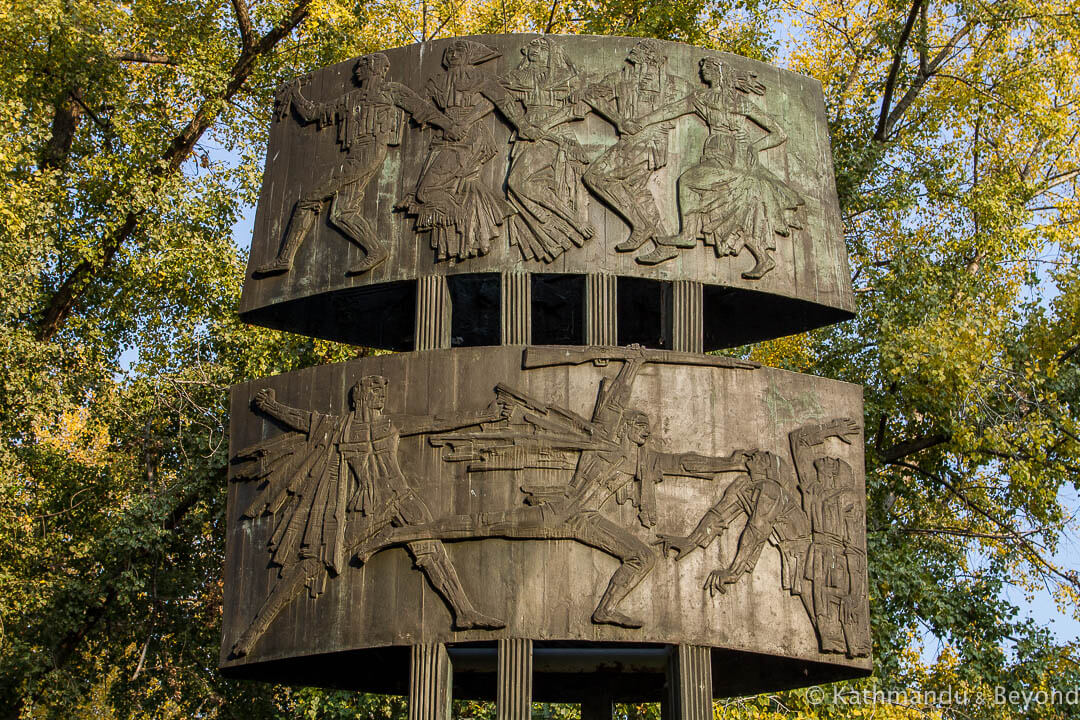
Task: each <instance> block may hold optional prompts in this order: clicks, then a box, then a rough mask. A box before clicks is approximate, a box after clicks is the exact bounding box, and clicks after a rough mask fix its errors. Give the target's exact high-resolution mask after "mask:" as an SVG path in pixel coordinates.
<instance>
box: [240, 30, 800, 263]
mask: <svg viewBox="0 0 1080 720" xmlns="http://www.w3.org/2000/svg"><path fill="white" fill-rule="evenodd" d="M500 54H501V53H500V52H499V51H498V50H496V49H494V48H491V47H488V46H486V45H484V44H482V43H479V42H475V41H470V40H456V41H454V42H452V43H451V44H450V45H449V46H448V47H447V48H446V50H445V51H444V54H443V61H442V65H443V72H442V73H440V74H436V75H435V76H433V77H431V78H429V79H428V81H427V84H426V87H425V90H424V92H423V95H424V96H425V97H423V98H421V97H420V96H419V95H417V94H416V93H415V92H413V91H412V90H409V89H408V88H406V87H405V86H403V85H400V84H399V83H393V82H388V81H386V80H385V79H384V78H385V74H386V70H387V68H388V67H389V62H388V61H387V60H386V57H385V56H384V55H381V54H376V55H370V56H365V57H364V58H361V59H360V61H359V62H358V63H357V66H356V73H355V80H356V83H357V84H358V85H359V86H360V89H359V90H355V91H350V92H349V93H346V94H345V95H344V96H342V98H340V99H339V100H338V101H337V102H336V103H329V104H315V103H310V102H308V101H307V100H306V99H304V98H303V96H302V95H301V93H300V90H299V87H298V86H296V85H293V86H290V87H289V88H288V89H287V91H286V95H285V97H284V98H282V104H283V107H284V108H285V109H286V111H287V109H288V107H289V106H291V107H293V108H294V109H295V110H296V111H297V114H298V115H299V117H300V119H301V120H302V121H304V122H312V121H314V120H318V121H319V123H320V127H322V126H324V125H327V124H331V123H335V122H336V123H337V124H338V126H339V128H338V139H339V143H340V144H341V147H342V150H343V152H345V153H346V159H345V161H344V163H342V164H341V165H340V166H339V167H338V168H336V169H335V170H334V171H332V172H331V173H330V174H329V175H328V176H327V177H326V178H325V179H324V180H323V181H322V182H321V183H320V184H319V185H317V186H316V188H314V189H312V190H310V191H306V192H305V193H304V194H303V195H302V196H301V199H300V201H299V202H298V203H297V205H296V208H295V210H294V211H293V215H292V218H291V219H290V221H289V225H288V232H287V234H286V237H285V239H284V240H283V242H282V244H281V248H280V250H279V252H278V254H277V256H276V257H275V259H274V260H272V261H271V262H269V263H267V264H265V265H263V266H261V267H260V268H258V269H257V270H256V275H258V276H268V275H274V274H279V273H283V272H287V271H288V270H289V269H290V268H291V266H292V259H293V257H294V256H295V254H296V251H297V249H298V248H299V247H300V245H301V243H302V242H303V240H304V238H305V236H306V235H307V234H308V233H309V232H310V231H311V229H312V227H314V225H315V223H316V221H317V220H318V216H319V212H320V211H321V209H322V208H323V207H324V206H325V205H326V204H327V203H331V214H330V222H331V223H332V224H334V225H335V226H336V227H338V228H339V229H341V231H342V232H343V233H344V234H345V235H346V236H347V237H349V238H350V239H351V240H353V241H354V242H356V243H357V244H358V245H360V246H361V247H362V248H363V249H364V250H365V252H366V253H367V255H366V257H365V259H364V260H363V261H362V262H361V263H360V264H359V265H357V266H356V267H353V268H351V269H350V270H349V272H350V273H353V274H356V273H362V272H366V271H367V270H370V269H371V268H372V267H374V266H376V265H378V264H379V263H381V262H382V261H383V260H384V259H385V258H386V256H387V251H386V248H384V247H383V245H382V244H381V243H380V242H379V241H378V239H377V238H376V237H375V236H374V233H373V231H372V228H371V226H370V224H369V222H368V221H367V220H365V219H364V218H363V217H362V213H361V212H360V202H361V200H362V199H363V193H364V190H365V188H366V186H367V185H368V184H369V182H370V181H371V178H372V177H373V176H374V175H375V173H377V172H378V170H379V168H380V167H381V166H382V162H383V160H384V159H385V156H386V146H388V145H394V144H397V143H400V142H401V135H402V131H403V126H404V120H403V117H402V110H404V111H405V112H408V113H409V114H411V115H412V117H413V119H414V120H415V121H416V122H417V123H420V124H427V125H430V126H432V127H434V128H435V129H436V134H435V136H434V137H433V138H432V139H431V141H430V144H429V147H428V150H427V155H426V159H425V161H424V164H423V166H422V168H421V170H420V173H419V177H418V178H417V180H416V184H415V189H414V191H413V192H412V193H410V194H409V195H408V196H406V197H405V198H403V199H402V201H401V202H399V203H398V204H397V206H396V209H397V210H399V211H403V212H404V213H405V214H406V215H408V216H411V217H415V221H414V225H413V227H414V230H415V232H417V233H421V234H423V233H428V234H430V242H431V247H432V249H433V250H434V252H435V258H436V260H437V261H443V260H448V261H451V262H461V261H465V260H468V259H469V258H472V257H477V256H481V255H485V254H487V253H488V252H489V251H490V250H491V248H492V245H493V243H494V242H496V241H498V240H499V239H501V238H502V236H503V235H504V232H505V234H506V236H507V238H508V243H509V245H510V246H511V247H517V248H518V250H519V252H520V253H521V256H522V257H523V258H524V259H526V260H538V261H542V262H551V261H553V260H554V259H555V258H557V257H558V256H559V255H561V254H562V253H563V252H566V251H568V250H571V249H572V248H575V247H581V246H583V245H584V244H585V243H586V242H588V241H589V240H590V239H591V238H592V237H593V236H594V235H595V233H596V229H595V228H594V227H593V226H592V225H591V224H590V223H589V221H588V219H587V209H588V208H587V203H588V197H587V194H586V193H585V191H584V189H585V188H587V189H588V191H589V192H590V193H592V194H593V195H595V196H596V197H597V198H598V199H600V200H601V201H602V202H603V203H604V204H606V205H607V206H608V207H609V208H611V209H612V211H613V212H615V213H616V214H617V215H618V216H619V217H620V218H622V219H623V220H624V221H625V222H626V223H627V225H628V226H629V236H628V237H627V239H626V240H624V241H622V242H619V243H618V244H617V245H616V246H615V249H616V250H617V251H619V252H630V251H635V250H638V249H640V248H641V247H642V246H643V245H645V244H646V243H647V242H648V241H649V240H654V241H655V245H656V247H655V248H654V249H652V250H650V251H648V252H645V253H642V254H641V255H639V256H638V257H637V258H636V259H637V261H638V262H639V263H641V264H643V265H655V264H659V263H663V262H666V261H668V260H671V259H673V258H675V257H677V256H678V254H679V251H680V250H681V249H684V248H692V247H695V246H696V244H697V241H698V239H699V238H701V239H702V240H703V242H704V243H705V244H706V245H708V246H711V247H712V248H713V249H714V251H715V254H716V256H717V257H725V256H733V257H734V256H737V255H739V254H740V252H741V251H742V249H743V248H746V250H747V251H748V252H749V253H750V255H751V256H752V257H753V258H754V266H753V267H752V268H751V269H749V270H747V271H745V272H743V273H742V277H743V278H745V279H748V280H757V279H760V278H761V277H763V276H764V275H765V274H767V273H768V272H769V271H770V270H772V269H773V268H774V267H775V259H774V258H773V255H772V251H773V250H775V248H776V237H777V236H781V237H789V236H791V233H792V231H794V230H798V229H801V227H802V223H801V221H800V219H799V214H800V208H802V207H803V205H804V200H803V199H802V198H801V197H800V196H799V194H798V193H797V192H796V191H794V190H793V189H792V188H791V187H790V186H789V185H788V184H787V183H786V182H785V181H783V180H782V179H780V178H779V177H777V176H776V175H774V174H773V173H772V172H771V171H769V170H767V169H766V168H765V167H763V166H762V164H761V162H760V160H759V158H758V156H759V154H760V153H761V152H763V151H765V150H768V149H769V148H774V147H780V146H782V145H783V144H784V143H785V142H786V141H787V135H786V133H785V132H784V131H783V129H782V127H781V125H780V124H779V123H778V122H777V121H776V120H775V119H774V118H772V117H770V116H769V115H768V114H767V113H765V112H764V111H763V110H761V109H760V108H758V107H756V106H755V105H754V103H753V101H752V100H751V97H752V96H755V95H763V94H764V93H765V91H766V89H765V86H764V85H762V84H761V83H760V82H758V81H757V80H756V77H755V76H754V74H753V73H747V72H739V71H735V70H734V69H733V68H731V67H730V66H728V65H727V64H725V63H723V62H722V61H720V60H718V59H716V58H712V57H707V58H704V59H703V60H702V61H701V63H700V76H701V81H702V82H704V83H705V85H706V86H707V87H706V88H703V89H701V90H697V91H694V90H693V89H692V86H691V84H690V83H689V82H688V81H687V80H685V79H683V78H680V77H678V76H677V75H675V74H673V73H671V72H668V70H667V58H666V56H665V55H664V52H663V47H662V45H661V44H660V43H659V42H657V41H655V40H641V41H639V42H638V43H637V44H635V45H634V46H633V47H632V48H631V49H630V51H629V53H628V54H627V55H626V57H625V59H624V63H623V67H622V68H620V69H618V70H615V71H613V72H611V73H609V74H607V75H606V76H603V77H602V78H600V79H599V80H598V81H590V80H589V79H588V78H586V77H585V76H584V75H583V74H582V73H579V72H578V70H577V69H576V67H575V66H574V64H573V62H572V61H571V60H570V58H569V57H568V56H567V54H566V52H565V50H564V49H563V47H562V45H561V44H560V43H558V42H556V41H554V40H551V39H550V38H548V37H539V38H535V39H533V40H532V41H530V42H529V43H528V44H527V45H526V46H525V47H524V48H522V55H523V58H522V60H521V62H520V64H519V65H518V66H517V67H516V68H515V69H514V70H512V71H510V72H508V73H506V74H505V75H503V76H502V77H499V76H497V75H496V74H495V73H493V72H492V71H491V70H490V69H488V67H487V64H488V63H490V62H491V61H492V60H494V59H496V58H498V57H500ZM399 108H400V109H399ZM495 111H498V115H499V116H500V117H501V118H502V119H503V120H504V121H505V122H506V123H507V124H508V125H509V127H510V130H511V132H512V133H513V134H512V137H511V140H510V142H512V145H513V147H512V149H511V151H510V158H509V168H508V171H507V176H506V182H505V189H502V188H499V189H496V188H492V187H489V186H488V184H487V183H486V182H485V181H484V179H483V178H482V177H481V174H482V173H483V172H484V171H485V168H486V167H487V166H488V165H489V164H490V162H491V161H492V160H493V159H494V158H495V157H496V156H497V155H498V152H499V150H498V148H499V144H500V142H501V140H499V139H497V138H496V137H495V136H494V135H493V134H492V132H491V129H490V127H489V124H488V122H487V120H486V118H487V117H488V116H489V115H491V114H492V113H494V112H495ZM590 112H594V113H596V114H597V115H599V116H601V117H603V118H604V119H606V120H607V121H608V122H610V123H611V125H612V126H613V128H614V130H615V132H616V134H617V140H616V142H615V143H614V144H613V145H611V146H609V147H608V148H607V149H606V150H604V151H603V152H602V153H601V154H600V155H599V156H598V157H594V158H589V157H587V156H586V154H585V151H584V149H583V148H582V146H581V145H580V143H579V142H578V140H577V139H576V137H575V135H574V132H573V124H574V123H575V122H577V121H580V120H582V119H583V118H584V117H585V116H586V115H587V114H589V113H590ZM685 115H693V116H696V117H697V118H698V119H699V120H701V121H702V122H704V123H705V124H706V126H707V127H708V129H709V136H708V138H707V140H706V142H705V145H704V147H703V149H702V151H701V159H700V161H699V162H698V164H697V165H695V166H693V167H691V168H690V169H688V170H686V171H684V172H683V173H682V174H681V176H680V177H679V179H678V206H679V232H678V233H677V234H675V235H663V234H662V233H663V218H662V217H661V214H660V211H659V209H658V206H657V202H656V199H655V197H654V196H653V194H652V193H651V192H650V190H649V188H648V186H647V185H648V183H649V181H650V179H651V178H652V177H653V176H654V174H655V173H656V172H657V171H659V170H660V169H662V168H663V167H665V166H666V165H667V164H668V156H669V153H670V151H671V149H670V147H669V136H670V134H671V131H672V130H673V129H674V127H675V125H674V123H675V121H677V120H678V119H679V118H681V117H683V116H685ZM761 131H764V135H763V136H762V137H759V138H757V139H753V137H752V136H753V135H754V134H757V133H759V132H761Z"/></svg>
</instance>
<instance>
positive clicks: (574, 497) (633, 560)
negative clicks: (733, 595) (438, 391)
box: [356, 348, 746, 628]
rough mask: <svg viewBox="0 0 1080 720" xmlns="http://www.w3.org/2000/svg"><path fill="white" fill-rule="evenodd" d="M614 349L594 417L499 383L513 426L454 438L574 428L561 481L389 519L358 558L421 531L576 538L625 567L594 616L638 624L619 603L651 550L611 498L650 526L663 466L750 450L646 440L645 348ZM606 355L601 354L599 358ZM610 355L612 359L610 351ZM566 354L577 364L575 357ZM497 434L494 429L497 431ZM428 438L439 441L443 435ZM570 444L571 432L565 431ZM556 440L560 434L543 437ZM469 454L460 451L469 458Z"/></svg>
mask: <svg viewBox="0 0 1080 720" xmlns="http://www.w3.org/2000/svg"><path fill="white" fill-rule="evenodd" d="M611 350H612V355H613V357H612V358H608V360H611V359H615V358H617V359H618V360H621V361H622V367H621V368H620V369H619V372H618V374H617V375H616V376H615V378H614V379H612V380H607V379H605V380H603V381H602V382H601V386H600V389H599V392H598V397H597V401H596V406H595V409H594V411H593V414H592V417H591V419H589V420H585V419H584V418H578V417H577V416H574V415H573V413H570V412H569V411H565V410H558V409H552V408H549V407H543V406H541V405H540V404H539V403H536V402H535V401H530V400H528V399H526V398H524V396H520V395H518V396H517V398H518V399H517V400H515V399H514V398H515V395H513V394H510V393H507V392H505V391H504V392H503V394H502V397H504V398H507V402H514V403H517V404H514V405H513V407H512V408H511V410H510V416H509V418H508V419H507V421H506V424H507V427H508V428H510V429H514V428H518V430H517V432H516V433H514V432H508V431H507V428H505V427H500V428H498V430H497V432H494V433H488V432H487V431H482V432H476V433H471V434H469V437H465V436H464V435H463V434H455V435H454V436H453V437H451V438H447V441H448V442H449V443H472V444H474V445H475V444H477V443H483V442H484V441H485V440H486V439H488V438H490V439H491V440H492V441H495V442H498V443H500V444H503V445H505V443H506V442H507V440H513V439H514V437H515V436H516V437H517V438H518V440H519V441H520V443H521V444H522V446H525V445H527V444H528V443H535V442H537V439H538V438H540V441H541V442H545V441H544V440H543V438H545V437H554V436H555V435H554V433H555V431H556V429H558V430H560V432H558V436H559V437H560V438H565V437H566V436H572V435H573V434H574V433H577V436H578V437H579V438H580V439H579V441H578V442H579V443H580V445H579V447H581V448H582V449H581V451H580V453H579V455H578V459H577V463H576V465H574V466H573V467H574V471H573V475H572V477H571V478H570V480H569V482H568V483H566V484H564V485H555V486H550V485H546V486H540V485H533V484H529V483H525V484H523V485H522V490H523V491H524V493H525V496H526V503H527V505H526V506H524V507H518V508H515V509H512V510H507V511H501V512H487V513H481V514H479V515H458V516H453V517H448V518H445V519H441V520H436V521H435V522H432V523H429V524H426V525H411V526H409V527H402V528H386V529H385V530H384V531H383V532H382V533H381V534H373V535H372V536H371V538H370V540H369V541H368V542H367V543H366V544H364V545H362V546H361V547H359V548H357V549H356V557H357V559H358V560H360V561H361V562H363V561H366V559H367V558H368V557H370V556H371V555H372V554H374V553H375V552H377V551H378V550H380V549H382V548H384V547H387V546H389V545H393V544H398V543H407V542H412V541H415V540H417V539H421V538H438V539H442V540H471V539H481V538H488V537H503V538H513V539H548V540H574V541H576V542H579V543H581V544H583V545H587V546H589V547H592V548H596V549H598V550H601V551H603V552H605V553H607V554H608V555H611V556H612V557H614V558H616V559H617V560H619V563H620V564H619V567H618V568H617V569H616V571H615V573H614V575H612V577H611V579H610V580H609V582H608V585H607V588H606V589H605V590H604V592H603V594H602V596H601V598H600V600H599V603H598V604H597V606H596V609H595V611H594V612H593V615H592V619H593V622H596V623H604V624H610V625H619V626H622V627H630V628H633V627H640V626H641V621H640V620H638V619H637V618H634V617H632V616H630V615H627V614H626V613H624V612H622V611H621V610H620V609H619V605H620V603H621V602H622V601H623V599H624V598H625V597H626V596H627V595H628V594H629V593H630V591H631V590H633V589H634V588H635V587H636V586H637V585H638V584H639V583H640V582H641V580H642V579H643V578H645V576H646V575H648V574H649V572H650V571H651V570H652V568H653V566H654V564H655V562H656V553H655V551H654V550H653V549H652V548H651V547H650V546H649V545H648V544H647V543H645V542H644V541H642V540H641V539H639V538H638V537H637V536H636V535H635V534H634V533H633V532H632V531H631V530H630V529H629V528H627V527H624V526H622V525H619V524H617V523H615V522H613V521H612V520H609V519H608V518H607V517H605V516H604V515H603V514H602V512H601V510H602V509H603V507H604V506H605V505H606V504H607V502H608V501H609V500H611V499H612V498H614V499H615V501H616V503H619V504H623V503H627V502H629V503H631V504H633V505H634V506H636V507H637V508H638V521H639V522H640V524H641V525H642V526H643V527H646V528H651V527H653V526H654V525H655V523H656V504H655V493H654V488H655V486H656V484H657V483H659V482H661V481H662V480H663V478H664V477H665V476H701V475H700V471H699V470H696V469H695V468H697V467H700V466H702V465H703V464H708V465H709V466H711V467H727V468H730V469H736V468H739V467H741V466H742V465H744V464H745V462H746V454H745V453H743V452H741V451H737V452H734V453H732V455H731V456H730V457H726V458H706V457H704V456H701V455H697V454H694V453H665V452H660V451H657V450H654V449H653V448H652V447H650V445H649V439H650V436H651V434H652V427H651V423H650V421H649V417H648V416H647V415H646V414H645V413H642V412H640V411H638V410H635V409H633V408H630V407H628V403H629V400H630V393H631V390H632V386H633V382H634V379H635V378H636V376H637V374H638V372H639V371H640V369H641V368H642V366H643V365H644V364H645V363H646V362H647V360H646V359H645V355H646V353H647V351H645V350H644V349H642V348H630V349H629V352H626V349H623V348H611ZM600 359H601V358H596V360H600ZM605 362H606V360H605ZM566 364H574V363H573V362H570V363H566ZM495 438H498V439H497V441H496V440H495ZM432 442H433V443H436V442H439V443H440V444H441V442H442V441H441V439H440V436H434V437H433V438H432ZM559 442H560V443H562V444H563V445H564V446H565V439H562V440H560V441H559ZM545 444H546V445H547V447H548V448H549V449H550V447H551V446H552V445H553V444H554V443H546V442H545ZM475 457H476V455H475V454H470V455H467V456H464V457H462V458H461V459H466V458H469V459H473V458H475Z"/></svg>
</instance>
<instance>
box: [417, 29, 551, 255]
mask: <svg viewBox="0 0 1080 720" xmlns="http://www.w3.org/2000/svg"><path fill="white" fill-rule="evenodd" d="M499 55H500V53H499V51H498V50H495V49H493V48H490V47H488V46H487V45H484V44H482V43H478V42H475V41H472V40H455V41H454V42H452V43H450V45H449V46H448V47H447V48H446V50H445V51H444V53H443V67H444V68H445V69H446V72H445V73H443V74H442V75H440V76H437V77H433V78H431V79H430V80H428V83H427V90H426V94H427V96H428V98H429V99H430V100H431V102H432V104H434V105H435V106H436V107H438V109H439V110H440V111H442V112H443V113H445V114H446V115H447V116H448V117H449V118H451V120H452V121H453V125H452V126H451V128H450V129H449V130H448V129H447V128H445V127H443V128H442V130H441V132H440V133H439V134H437V135H436V136H435V137H434V138H432V140H431V145H430V148H429V150H428V156H427V159H426V160H425V161H424V165H423V168H422V169H421V171H420V177H419V179H418V181H417V183H416V190H415V191H414V192H413V193H412V194H410V195H409V196H407V197H406V198H405V199H404V200H402V201H401V202H400V203H399V204H398V205H397V209H398V210H400V211H403V212H405V213H406V214H407V215H412V216H415V217H416V224H415V229H416V232H418V233H425V232H429V233H431V247H432V248H433V249H434V250H435V259H436V260H448V259H449V260H466V259H468V258H471V257H476V256H478V255H486V254H487V253H488V251H489V250H490V249H491V241H492V240H494V239H495V238H497V237H499V236H500V234H501V232H502V227H503V223H504V222H505V220H506V218H508V217H509V216H510V215H512V214H513V213H514V209H513V208H512V207H511V206H510V204H509V203H507V202H506V201H505V200H503V199H502V198H500V197H498V195H496V193H495V192H494V191H493V190H491V189H490V188H489V187H488V184H489V183H488V182H487V181H486V180H485V179H483V178H481V177H480V175H481V173H482V172H483V171H484V168H485V166H486V165H487V164H488V162H490V161H491V159H492V158H494V157H495V155H496V154H497V152H498V146H497V145H496V143H495V138H494V137H493V136H492V134H491V130H490V129H489V128H488V125H487V120H486V118H487V116H488V115H490V114H491V113H492V112H493V111H494V110H495V109H496V108H498V109H499V112H500V113H501V114H502V115H503V117H505V118H507V120H509V121H510V123H511V124H512V125H513V126H514V127H515V128H516V129H517V130H518V133H519V135H520V136H521V137H526V138H531V137H532V133H531V132H530V131H531V127H530V126H529V125H528V123H526V122H523V121H522V113H521V111H520V108H519V107H518V106H517V105H516V103H515V102H514V101H513V100H512V99H511V98H510V97H509V96H508V95H507V93H506V90H505V89H504V88H503V87H502V85H500V84H499V81H498V78H497V77H496V76H495V75H494V74H492V73H489V72H487V71H486V70H484V69H483V68H480V67H478V66H479V65H481V64H482V63H486V62H488V61H490V60H493V59H495V58H497V57H499Z"/></svg>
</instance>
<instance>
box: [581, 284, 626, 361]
mask: <svg viewBox="0 0 1080 720" xmlns="http://www.w3.org/2000/svg"><path fill="white" fill-rule="evenodd" d="M615 288H616V286H615V276H614V275H608V274H606V273H605V274H600V273H589V274H588V275H586V276H585V344H587V345H616V344H618V342H619V341H618V337H619V328H618V320H617V317H618V316H617V315H616V312H615V307H616V306H615V301H616V297H615V295H616V289H615Z"/></svg>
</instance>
